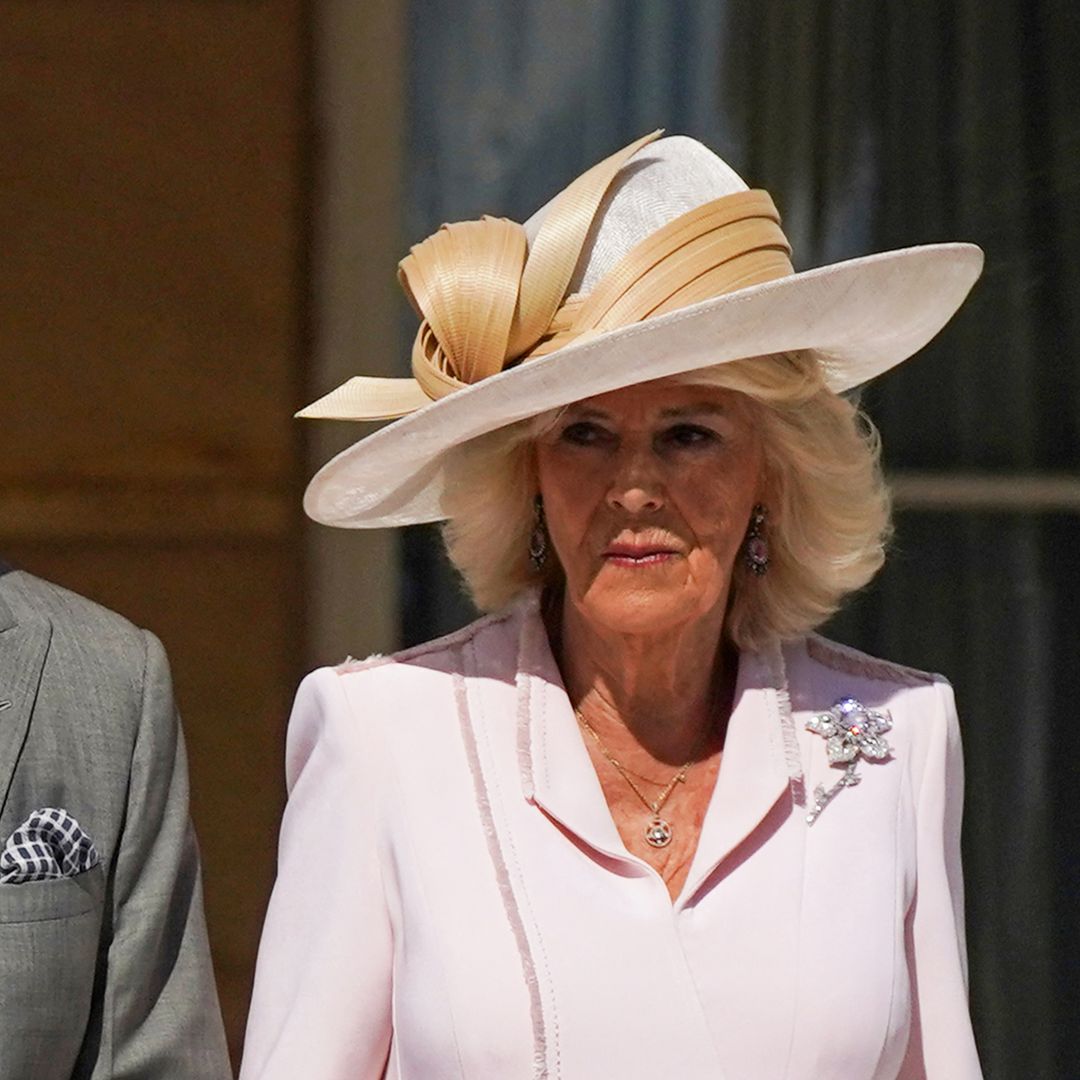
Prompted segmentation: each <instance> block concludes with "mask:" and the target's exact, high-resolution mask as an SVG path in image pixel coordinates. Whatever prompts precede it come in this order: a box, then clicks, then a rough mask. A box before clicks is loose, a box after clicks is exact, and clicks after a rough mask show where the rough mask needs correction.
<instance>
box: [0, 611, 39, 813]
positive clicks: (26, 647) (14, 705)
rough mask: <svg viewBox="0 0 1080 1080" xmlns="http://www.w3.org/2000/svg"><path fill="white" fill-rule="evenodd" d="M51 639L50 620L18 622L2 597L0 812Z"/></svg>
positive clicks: (8, 788) (32, 706) (19, 751)
mask: <svg viewBox="0 0 1080 1080" xmlns="http://www.w3.org/2000/svg"><path fill="white" fill-rule="evenodd" d="M51 638H52V624H51V623H50V622H49V621H48V620H47V619H41V620H37V619H34V620H31V621H28V622H26V621H24V622H19V621H18V620H17V619H16V618H15V615H14V614H13V612H12V611H11V608H10V607H9V606H8V605H7V603H6V602H5V601H4V598H3V597H2V596H0V814H3V812H4V808H5V807H6V805H7V800H8V793H9V792H10V790H11V779H12V777H13V776H14V774H15V765H16V764H17V762H18V760H19V755H20V754H21V753H22V748H23V744H24V742H25V741H26V733H27V730H28V728H29V726H30V714H31V713H32V712H33V708H34V702H35V701H36V700H37V693H38V686H39V685H40V683H41V671H42V668H43V667H44V665H45V654H46V652H47V651H48V648H49V641H50V639H51Z"/></svg>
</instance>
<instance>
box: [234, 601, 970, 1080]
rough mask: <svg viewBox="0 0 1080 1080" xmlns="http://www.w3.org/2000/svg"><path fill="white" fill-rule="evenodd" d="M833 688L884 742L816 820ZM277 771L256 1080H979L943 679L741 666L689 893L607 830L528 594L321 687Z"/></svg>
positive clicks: (825, 779) (836, 656)
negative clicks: (823, 723) (281, 795)
mask: <svg viewBox="0 0 1080 1080" xmlns="http://www.w3.org/2000/svg"><path fill="white" fill-rule="evenodd" d="M844 697H854V698H856V699H858V701H859V702H861V703H862V704H863V705H865V706H866V707H867V708H872V709H877V710H887V713H888V715H889V716H890V717H891V720H892V728H891V730H890V731H889V732H888V735H887V736H886V737H887V739H888V741H889V743H890V746H891V755H890V756H889V757H888V758H887V759H886V760H883V761H870V760H866V761H861V762H860V763H859V765H858V773H859V775H860V776H861V782H860V783H859V784H858V785H857V786H851V787H845V788H842V789H841V790H840V791H839V792H838V794H837V795H836V796H835V798H834V799H833V800H832V801H831V802H830V803H829V804H828V805H827V806H826V807H825V809H824V810H823V812H822V813H821V814H820V816H819V817H818V818H817V820H816V821H815V822H814V823H813V824H812V825H808V824H807V820H806V815H807V811H808V809H809V808H810V806H811V805H812V804H813V802H814V790H815V788H816V786H817V785H818V784H819V783H820V784H824V785H825V786H826V787H831V786H832V785H833V784H834V783H835V781H836V779H837V778H838V777H839V776H840V775H841V772H842V770H841V769H838V768H837V767H836V766H830V764H829V762H828V759H827V756H826V741H825V739H824V738H823V737H822V736H821V735H820V734H817V733H815V732H813V731H810V730H808V729H807V727H806V722H807V721H808V720H810V719H811V718H812V717H813V716H814V715H815V714H818V713H820V712H821V711H823V710H827V709H829V708H830V707H831V706H832V705H833V704H834V702H836V701H837V700H838V699H840V698H844ZM287 771H288V787H289V802H288V806H287V809H286V811H285V816H284V820H283V823H282V829H281V841H280V853H279V870H278V878H277V884H276V885H275V888H274V893H273V897H272V899H271V902H270V907H269V911H268V914H267V918H266V925H265V928H264V931H263V938H262V944H261V948H260V952H259V961H258V970H257V973H256V979H255V991H254V998H253V1001H252V1007H251V1015H250V1018H249V1022H248V1032H247V1044H246V1048H245V1055H244V1063H243V1067H242V1069H241V1080H368V1078H377V1077H388V1078H392V1080H398V1078H400V1080H444V1078H446V1080H449V1078H451V1077H454V1078H462V1077H468V1078H498V1080H517V1078H530V1077H531V1078H556V1077H565V1078H567V1080H609V1078H612V1080H614V1078H617V1080H636V1078H639V1077H640V1078H642V1080H669V1078H679V1080H693V1078H697V1077H710V1078H713V1077H715V1078H726V1080H774V1078H775V1080H780V1078H781V1077H783V1078H789V1080H828V1078H836V1080H870V1078H874V1080H885V1078H889V1080H892V1078H894V1077H904V1078H914V1077H924V1076H925V1077H930V1078H933V1080H971V1078H975V1077H979V1076H981V1071H980V1068H979V1062H978V1058H977V1056H976V1051H975V1045H974V1040H973V1038H972V1032H971V1024H970V1020H969V1016H968V1008H967V992H966V959H965V949H964V932H963V898H962V883H961V874H960V850H959V836H960V813H961V801H962V775H961V754H960V740H959V733H958V728H957V720H956V711H955V706H954V703H953V696H952V691H951V690H950V688H949V685H948V684H947V683H946V682H945V681H944V680H943V679H941V678H939V677H937V676H933V675H926V674H923V673H921V672H916V671H912V670H910V669H905V668H899V667H896V666H894V665H891V664H886V663H884V662H882V661H878V660H873V659H871V658H869V657H866V656H864V655H862V654H861V653H857V652H854V651H853V650H849V649H846V648H843V647H841V646H838V645H834V644H832V643H829V642H826V641H824V640H823V639H821V638H819V637H816V636H810V637H808V638H806V639H804V640H800V641H797V642H794V643H791V644H786V645H784V646H783V648H780V647H775V648H771V649H766V650H763V651H762V652H760V653H749V652H744V653H743V654H742V655H741V657H740V661H739V672H738V683H737V688H736V693H735V704H734V710H733V713H732V716H731V721H730V725H729V728H728V734H727V741H726V744H725V748H724V757H723V762H722V765H721V768H720V773H719V778H718V780H717V785H716V788H715V791H714V793H713V796H712V800H711V802H710V804H709V807H708V810H707V813H706V816H705V820H704V824H703V827H702V831H701V838H700V843H699V846H698V849H697V853H696V855H695V858H694V861H693V865H692V867H691V870H690V874H689V877H688V878H687V881H686V885H685V887H684V889H683V891H682V894H681V895H680V896H679V898H678V899H677V900H676V901H675V902H674V903H672V901H671V898H670V897H669V895H668V892H667V889H666V887H665V885H664V883H663V881H662V880H661V879H660V877H659V875H658V874H657V873H656V872H655V871H654V870H653V869H652V868H651V867H650V866H648V865H647V864H646V863H644V862H643V861H641V860H640V859H638V858H635V857H634V856H633V855H630V854H629V853H628V852H627V850H626V848H625V847H624V845H623V843H622V840H621V839H620V837H619V833H618V831H617V830H616V827H615V824H614V822H613V820H612V817H611V814H610V812H609V810H608V806H607V803H606V802H605V800H604V796H603V793H602V791H601V788H600V784H599V781H598V779H597V776H596V772H595V770H594V768H593V765H592V763H591V761H590V759H589V756H588V753H587V750H586V747H585V745H584V743H583V741H582V736H581V733H580V730H579V727H578V725H577V722H576V721H575V718H574V713H573V710H572V708H571V705H570V702H569V700H568V698H567V695H566V691H565V690H564V688H563V684H562V681H561V679H560V676H559V671H558V668H557V667H556V665H555V662H554V660H553V658H552V654H551V651H550V648H549V645H548V640H547V637H546V634H545V632H544V626H543V622H542V621H541V619H540V616H539V613H538V609H537V603H536V598H535V596H529V597H528V598H526V599H525V600H524V601H522V602H520V603H518V604H517V605H515V606H514V607H512V608H510V609H509V610H508V611H506V612H504V613H502V614H500V615H496V616H492V617H488V618H485V619H482V620H480V621H479V622H477V623H474V624H473V625H472V626H469V627H467V628H466V629H464V630H462V631H460V632H458V633H456V634H453V635H451V636H449V637H447V638H443V639H441V640H439V641H436V642H433V643H430V644H428V645H423V646H420V647H418V648H414V649H410V650H408V651H406V652H402V653H399V654H397V655H396V656H392V657H385V658H381V657H380V658H374V659H371V660H368V661H365V662H362V663H347V664H345V665H342V666H341V667H339V668H336V669H331V668H327V669H323V670H320V671H316V672H315V673H313V674H312V675H310V676H308V678H307V679H305V680H304V682H303V684H302V686H301V688H300V691H299V694H298V696H297V701H296V706H295V710H294V713H293V717H292V720H291V722H290V726H289V736H288V751H287ZM675 812H677V811H675V810H674V807H673V813H672V817H673V819H675ZM676 820H677V819H676Z"/></svg>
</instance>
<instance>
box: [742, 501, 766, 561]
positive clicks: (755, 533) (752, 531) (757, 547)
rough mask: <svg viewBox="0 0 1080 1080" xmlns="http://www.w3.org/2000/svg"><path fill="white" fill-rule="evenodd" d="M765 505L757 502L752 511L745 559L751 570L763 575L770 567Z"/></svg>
mask: <svg viewBox="0 0 1080 1080" xmlns="http://www.w3.org/2000/svg"><path fill="white" fill-rule="evenodd" d="M764 527H765V507H764V506H763V505H762V504H761V503H755V504H754V509H753V510H751V511H750V528H749V529H748V530H747V533H746V544H745V546H744V548H743V559H744V560H745V562H746V565H747V567H748V568H749V570H750V572H751V573H752V574H754V575H756V576H757V577H761V576H762V574H764V573H765V571H766V570H768V569H769V542H768V540H766V539H765V535H764Z"/></svg>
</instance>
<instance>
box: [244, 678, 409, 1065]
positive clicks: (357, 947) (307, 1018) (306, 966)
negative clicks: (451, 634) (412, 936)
mask: <svg viewBox="0 0 1080 1080" xmlns="http://www.w3.org/2000/svg"><path fill="white" fill-rule="evenodd" d="M362 736H363V727H362V725H361V724H360V723H359V722H358V718H357V717H355V716H354V715H353V714H352V710H351V709H350V706H349V703H348V702H347V700H346V697H345V693H344V690H343V689H342V686H341V678H340V676H339V675H338V674H337V673H336V672H334V671H333V670H331V669H322V670H320V671H316V672H314V673H313V674H311V675H309V676H308V677H307V678H306V679H305V680H304V681H303V683H302V684H301V686H300V690H299V692H298V693H297V697H296V704H295V706H294V707H293V713H292V717H291V719H290V721H289V734H288V743H287V750H286V779H287V783H288V789H289V800H288V804H287V806H286V808H285V814H284V818H283V820H282V825H281V838H280V844H279V850H278V874H277V881H276V883H275V885H274V890H273V894H272V896H271V898H270V906H269V909H268V911H267V915H266V922H265V924H264V926H263V934H262V941H261V943H260V946H259V958H258V963H257V966H256V973H255V989H254V993H253V997H252V1003H251V1012H250V1015H249V1017H248V1028H247V1041H246V1043H245V1047H244V1060H243V1064H242V1066H241V1069H240V1076H241V1080H296V1078H297V1077H311V1078H312V1080H369V1078H377V1077H381V1076H382V1075H383V1070H384V1067H385V1065H386V1060H387V1055H388V1052H389V1046H390V1033H391V972H392V953H393V941H392V935H391V926H390V918H389V915H388V912H387V906H386V903H385V898H384V889H383V882H382V874H381V870H380V865H379V860H378V851H377V842H376V832H377V821H376V790H377V786H378V768H377V763H376V762H374V761H373V760H372V754H371V752H370V751H369V750H368V749H367V748H366V747H365V746H364V745H362Z"/></svg>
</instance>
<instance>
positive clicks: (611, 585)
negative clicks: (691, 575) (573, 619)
mask: <svg viewBox="0 0 1080 1080" xmlns="http://www.w3.org/2000/svg"><path fill="white" fill-rule="evenodd" d="M619 576H620V577H621V576H622V575H619ZM657 577H659V575H657ZM702 600H703V597H702V596H701V595H700V594H699V592H698V590H696V589H692V588H689V587H688V586H687V583H686V581H685V580H680V581H678V582H674V581H666V582H665V581H663V580H653V581H633V582H627V581H621V580H618V578H617V577H616V575H614V574H605V573H603V572H601V574H599V575H598V576H597V577H596V578H595V579H594V580H593V581H592V582H591V583H590V584H589V587H588V588H587V589H586V590H585V592H584V594H583V595H581V596H580V599H579V600H578V602H577V607H578V609H579V610H580V611H581V614H582V615H583V616H584V617H585V619H586V620H588V621H589V622H592V623H595V624H597V625H599V626H603V627H606V628H607V629H608V630H615V631H618V632H619V633H624V634H656V633H662V632H663V631H665V630H670V629H672V628H673V627H676V626H680V625H682V624H685V623H687V622H691V621H693V620H695V619H698V618H701V617H702V614H703V611H702V608H703V604H702Z"/></svg>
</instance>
